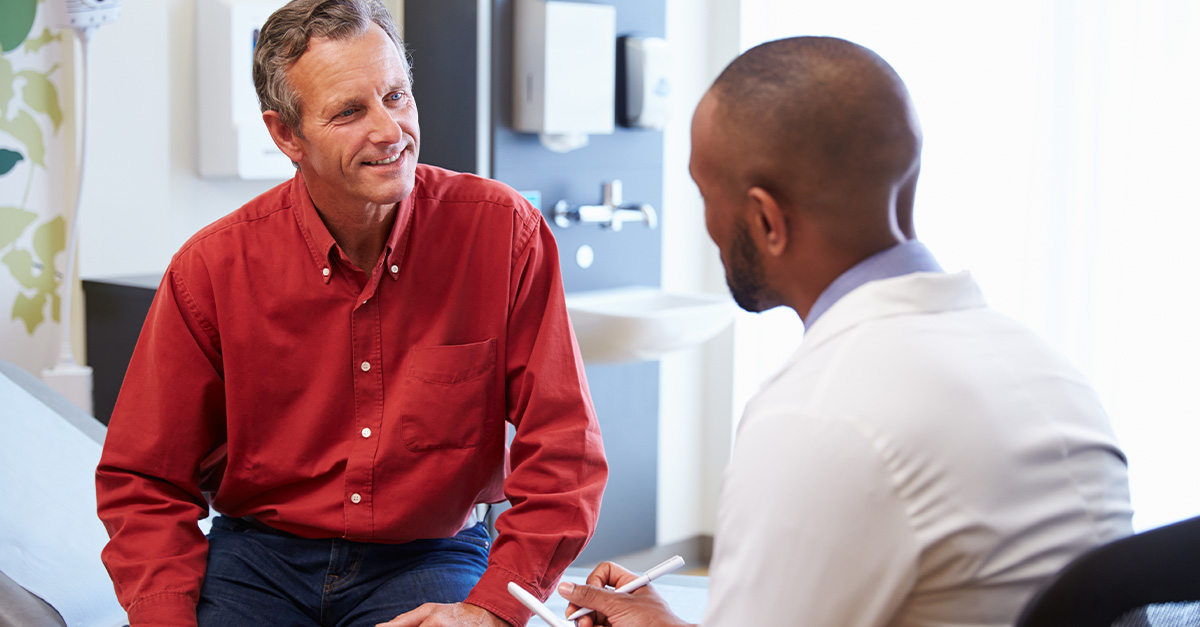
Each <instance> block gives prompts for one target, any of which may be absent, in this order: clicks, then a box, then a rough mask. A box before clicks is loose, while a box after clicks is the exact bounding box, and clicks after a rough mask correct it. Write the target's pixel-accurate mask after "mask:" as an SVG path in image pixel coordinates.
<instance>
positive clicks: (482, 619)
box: [375, 603, 512, 627]
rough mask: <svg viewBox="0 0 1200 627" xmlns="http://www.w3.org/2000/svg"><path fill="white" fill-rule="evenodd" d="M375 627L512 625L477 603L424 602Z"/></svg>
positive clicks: (497, 626)
mask: <svg viewBox="0 0 1200 627" xmlns="http://www.w3.org/2000/svg"><path fill="white" fill-rule="evenodd" d="M375 627H512V625H510V624H509V623H508V622H507V621H505V620H503V619H501V618H500V617H499V616H496V615H495V614H493V613H491V612H489V611H487V610H485V609H483V608H482V607H479V606H477V605H471V604H469V603H426V604H424V605H422V606H421V607H418V608H417V609H415V610H413V611H411V612H405V613H404V614H401V615H399V616H397V617H396V618H393V619H392V620H390V621H388V622H386V623H380V624H378V625H376V626H375Z"/></svg>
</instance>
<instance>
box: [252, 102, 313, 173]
mask: <svg viewBox="0 0 1200 627" xmlns="http://www.w3.org/2000/svg"><path fill="white" fill-rule="evenodd" d="M262 118H263V123H264V124H266V125H267V131H268V132H270V133H271V139H273V140H275V145H276V146H278V147H279V150H280V151H281V152H283V154H285V155H287V157H288V159H291V160H292V162H293V163H299V162H300V157H302V156H304V150H303V148H302V147H301V146H300V142H299V141H298V140H299V139H300V138H299V136H297V135H296V133H295V132H294V131H292V129H291V128H290V127H289V126H288V125H287V124H284V123H283V120H282V119H281V118H280V117H279V113H277V112H275V111H263V114H262Z"/></svg>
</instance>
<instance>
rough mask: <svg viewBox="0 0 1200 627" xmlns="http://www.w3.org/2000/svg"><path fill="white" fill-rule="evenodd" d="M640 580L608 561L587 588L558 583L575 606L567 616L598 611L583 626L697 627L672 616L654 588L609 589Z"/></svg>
mask: <svg viewBox="0 0 1200 627" xmlns="http://www.w3.org/2000/svg"><path fill="white" fill-rule="evenodd" d="M637 577H638V576H637V575H636V574H635V573H631V572H629V571H627V570H625V569H624V568H622V567H620V566H618V565H616V564H613V563H612V562H604V563H603V564H600V565H599V566H597V567H596V570H593V571H592V574H590V575H588V577H587V585H578V586H577V585H575V584H572V583H571V582H569V581H564V582H562V583H560V584H558V593H559V594H560V595H561V596H562V597H563V598H564V599H566V600H567V601H570V603H571V604H570V605H569V606H567V616H570V615H571V614H572V613H574V612H575V610H578V609H579V608H581V607H587V608H591V609H593V610H595V611H594V612H592V613H591V614H588V615H587V616H584V617H582V618H580V619H579V620H577V621H575V624H576V625H578V626H579V627H600V626H603V627H695V626H694V625H691V624H690V623H685V622H683V620H681V619H680V618H679V617H678V616H676V615H675V614H674V613H672V612H671V608H670V607H669V606H667V602H666V601H664V600H663V598H662V597H661V596H659V595H658V593H657V592H655V590H654V586H653V585H648V586H644V587H642V588H638V589H637V590H634V591H633V592H628V593H626V592H614V591H612V590H608V589H606V588H605V586H610V587H612V588H619V587H621V586H623V585H625V584H627V583H629V582H630V581H633V580H634V579H637Z"/></svg>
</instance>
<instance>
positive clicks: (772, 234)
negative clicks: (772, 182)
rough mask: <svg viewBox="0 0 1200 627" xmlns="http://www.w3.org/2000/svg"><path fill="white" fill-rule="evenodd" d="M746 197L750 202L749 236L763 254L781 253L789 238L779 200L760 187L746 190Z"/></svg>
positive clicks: (776, 254)
mask: <svg viewBox="0 0 1200 627" xmlns="http://www.w3.org/2000/svg"><path fill="white" fill-rule="evenodd" d="M746 198H747V200H748V201H749V203H750V215H749V222H750V225H751V226H750V229H751V236H752V237H753V238H754V239H755V241H757V242H758V245H759V248H760V249H762V251H763V253H764V254H767V255H771V256H773V257H779V256H781V255H783V252H784V251H785V250H787V245H788V239H789V233H788V219H787V216H786V215H785V214H784V211H783V208H782V207H780V206H779V201H778V200H777V199H776V198H775V196H774V195H773V194H771V192H769V191H767V190H765V189H763V188H761V187H751V188H750V189H749V190H748V191H747V192H746Z"/></svg>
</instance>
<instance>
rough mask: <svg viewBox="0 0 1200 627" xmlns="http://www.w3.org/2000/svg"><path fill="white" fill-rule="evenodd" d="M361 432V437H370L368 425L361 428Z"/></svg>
mask: <svg viewBox="0 0 1200 627" xmlns="http://www.w3.org/2000/svg"><path fill="white" fill-rule="evenodd" d="M362 434H363V437H364V438H369V437H371V428H370V427H367V428H365V429H363V430H362Z"/></svg>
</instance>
